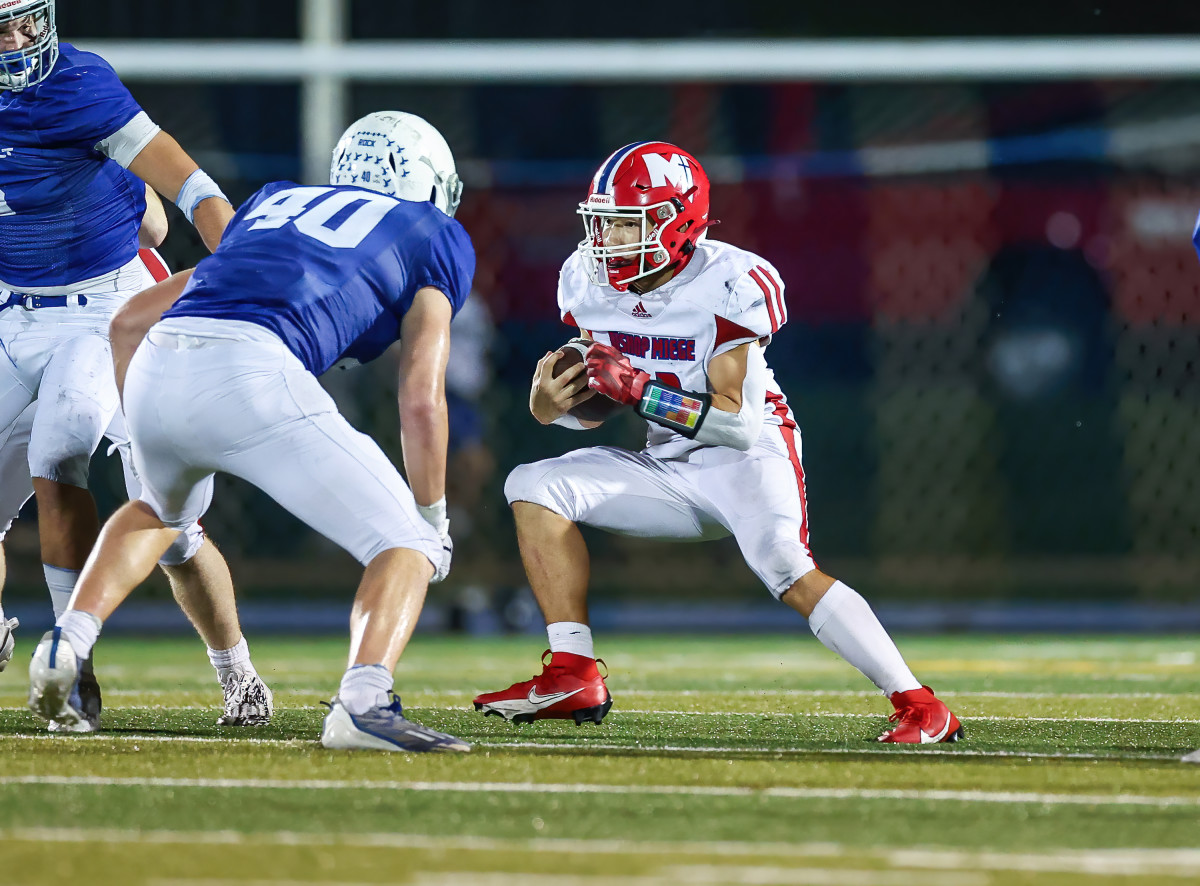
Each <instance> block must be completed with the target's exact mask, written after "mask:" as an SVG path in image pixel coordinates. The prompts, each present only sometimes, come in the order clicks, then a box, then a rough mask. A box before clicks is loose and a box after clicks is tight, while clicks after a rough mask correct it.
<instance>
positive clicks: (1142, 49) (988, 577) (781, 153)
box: [5, 0, 1200, 632]
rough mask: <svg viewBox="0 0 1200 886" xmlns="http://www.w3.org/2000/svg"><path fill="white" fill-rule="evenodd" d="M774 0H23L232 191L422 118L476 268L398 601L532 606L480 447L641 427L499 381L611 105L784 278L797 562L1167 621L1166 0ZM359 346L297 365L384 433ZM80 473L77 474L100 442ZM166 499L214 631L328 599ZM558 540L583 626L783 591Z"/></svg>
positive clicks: (1176, 354)
mask: <svg viewBox="0 0 1200 886" xmlns="http://www.w3.org/2000/svg"><path fill="white" fill-rule="evenodd" d="M783 6H784V7H786V8H780V7H781V5H780V4H777V3H770V4H767V3H756V2H740V3H737V4H731V3H725V2H717V0H698V2H692V3H690V4H687V5H686V6H682V7H672V8H670V9H659V8H655V9H654V10H651V11H650V12H649V14H646V15H639V14H635V13H634V12H633V11H630V12H628V13H621V12H620V11H619V10H615V9H608V10H603V11H599V12H597V14H594V15H593V14H585V13H587V11H586V10H583V9H580V8H578V7H576V6H574V5H572V4H563V3H555V4H540V3H534V4H521V5H520V6H519V7H518V6H516V5H514V4H498V3H483V2H470V0H442V2H439V3H436V4H424V3H415V2H383V0H236V2H233V0H216V2H209V3H206V4H204V5H202V6H198V5H193V4H178V3H165V4H164V3H160V2H152V0H124V2H122V3H120V4H95V3H88V2H85V0H58V10H59V13H58V15H59V34H60V37H61V38H62V39H63V40H65V41H67V42H72V43H75V44H77V45H79V46H81V47H83V48H86V49H94V50H95V51H98V52H100V53H101V54H102V55H104V56H105V57H106V58H108V59H109V60H110V61H111V62H113V64H114V66H115V67H116V69H117V71H118V73H120V74H121V75H122V77H123V79H124V80H125V82H126V83H127V84H128V86H129V87H130V89H131V91H132V92H133V94H134V96H135V97H136V98H137V99H138V100H139V101H140V102H141V104H142V105H143V107H144V108H145V109H146V110H147V111H148V112H149V114H150V115H151V117H152V118H154V119H155V120H156V121H157V122H158V123H160V124H161V125H162V126H163V127H164V128H165V129H167V130H168V131H170V132H171V133H172V134H173V135H174V136H175V137H176V138H177V139H178V140H179V141H180V142H181V143H182V144H183V146H184V147H185V148H186V149H187V150H188V151H190V152H191V153H192V155H193V156H194V157H196V159H197V160H198V161H199V162H200V163H201V165H202V166H204V167H205V168H206V169H207V170H208V171H209V172H210V173H211V174H212V175H213V176H214V177H215V178H216V179H217V180H218V181H219V182H220V183H221V184H222V185H223V186H224V187H225V189H226V191H227V192H228V193H229V195H230V197H231V198H232V199H233V200H234V202H235V203H237V202H240V201H241V200H243V199H245V198H246V197H248V196H249V195H250V194H251V193H253V192H254V191H255V190H256V189H257V188H258V187H260V186H261V185H263V184H264V183H266V182H268V181H273V180H279V179H291V180H297V181H302V182H313V183H315V182H320V181H323V180H324V177H325V175H326V174H327V169H328V156H329V152H330V150H331V149H332V146H333V143H334V141H335V140H336V137H337V135H338V134H339V133H340V132H341V130H342V129H343V128H344V127H345V126H346V125H347V124H348V123H349V122H351V121H352V120H353V119H355V118H357V117H359V116H361V115H362V114H365V113H368V112H370V111H373V110H380V109H385V108H394V109H401V110H406V111H411V112H414V113H417V114H420V115H422V116H424V117H426V118H427V119H428V120H429V121H430V122H432V123H433V124H434V125H435V126H437V127H438V128H439V129H440V130H441V131H442V132H443V133H444V134H445V136H446V138H447V140H448V141H449V143H450V145H451V147H452V149H453V150H454V152H455V155H456V157H457V158H458V160H459V166H460V172H461V173H462V175H463V178H464V179H465V182H466V192H465V195H464V198H463V204H462V208H461V210H460V211H459V214H458V218H459V219H460V220H461V221H462V222H463V224H464V225H465V226H466V228H467V230H468V231H469V232H470V234H471V236H472V238H473V240H474V242H475V245H476V249H477V252H478V272H477V275H476V281H475V283H476V292H475V294H474V296H473V302H474V304H473V305H472V306H471V309H470V310H469V311H467V312H465V314H464V316H463V317H462V318H460V320H459V321H456V325H455V327H454V329H455V331H454V339H455V347H456V349H458V350H457V351H456V356H455V359H454V364H455V366H454V369H455V372H454V373H453V374H452V377H451V378H450V380H449V383H450V388H451V392H452V395H453V403H452V423H453V428H452V438H453V439H452V456H451V478H450V491H449V494H450V503H451V506H452V517H453V522H452V533H453V534H454V536H455V539H456V545H457V550H456V557H455V563H454V569H453V572H452V574H451V578H450V579H449V580H448V581H447V583H446V584H445V585H444V586H441V587H437V588H435V589H433V591H432V592H431V595H430V609H429V612H428V613H427V616H426V624H427V626H428V627H430V628H445V629H458V630H467V631H473V632H490V631H501V630H531V629H532V630H539V629H540V628H541V620H540V617H539V616H538V615H537V613H536V609H535V608H533V607H532V602H531V600H530V599H529V597H528V594H527V592H526V591H525V590H524V588H523V573H522V571H521V568H520V562H519V558H518V556H517V550H516V541H515V536H514V533H513V529H512V524H511V519H510V517H509V514H508V510H507V507H506V505H505V502H504V500H503V496H502V494H501V489H502V485H503V480H504V477H505V475H506V474H507V472H508V471H509V470H510V469H511V468H512V467H514V466H515V465H517V464H520V463H523V462H527V461H530V460H534V459H537V458H542V457H548V456H551V455H556V454H559V453H561V452H564V451H566V450H567V449H568V448H573V447H577V446H581V445H585V444H594V443H598V442H605V443H618V444H621V445H626V446H631V447H634V448H637V447H640V445H641V441H642V438H643V430H642V428H643V425H642V424H641V422H640V421H637V420H633V419H630V420H628V421H617V422H613V423H610V425H608V426H605V427H604V428H603V429H601V430H600V431H597V432H594V433H591V434H588V435H587V436H584V435H582V434H579V433H576V432H570V431H566V430H563V429H559V428H553V427H552V428H542V427H540V426H539V425H537V424H536V422H534V421H533V419H532V418H531V417H530V416H529V415H528V412H527V410H526V398H527V396H528V384H529V377H530V373H531V371H532V368H533V365H534V363H535V362H536V360H537V359H538V358H539V357H540V356H541V355H542V354H543V353H544V352H546V351H548V350H552V349H554V348H556V347H557V346H558V345H559V344H561V343H562V342H563V341H565V340H566V339H567V338H569V337H570V335H571V333H572V331H571V330H570V329H568V328H567V327H565V326H563V325H562V324H561V323H560V322H559V320H558V316H557V311H556V308H555V283H556V277H557V271H558V268H559V266H560V265H561V263H562V262H563V261H564V260H565V258H566V257H567V256H568V255H569V253H570V252H571V251H572V250H573V249H574V247H575V244H576V242H577V241H578V240H579V238H580V225H579V222H578V220H577V217H576V215H575V206H576V203H577V202H578V201H579V200H580V199H581V198H582V197H583V196H584V194H585V191H586V186H587V182H588V180H589V178H590V176H591V174H592V172H593V171H594V169H595V167H596V166H597V165H598V164H599V162H600V161H601V160H603V159H604V158H605V157H606V156H607V155H608V154H609V153H610V152H611V151H613V150H614V149H615V148H617V147H619V146H621V145H623V144H626V143H628V142H631V141H639V140H645V139H664V140H667V141H671V142H674V143H677V144H679V145H680V146H682V147H684V148H686V149H687V150H689V151H691V152H692V153H694V154H696V155H697V156H698V157H699V158H700V159H701V161H702V162H703V163H704V164H705V166H706V168H707V170H708V172H709V175H710V178H711V179H712V182H713V194H712V206H713V214H714V216H715V217H716V218H718V219H720V222H721V224H720V226H719V227H718V228H716V229H715V230H714V231H713V236H714V237H716V238H717V239H722V240H728V241H730V242H733V243H735V244H738V245H740V246H743V247H745V248H748V249H751V250H754V251H756V252H759V253H760V254H762V255H763V256H764V257H766V258H767V259H768V260H770V261H771V262H772V263H773V264H774V265H775V266H776V267H777V268H778V269H779V271H780V272H781V274H782V276H783V279H784V281H785V283H786V285H787V293H786V297H787V302H788V313H789V318H790V321H789V324H788V325H787V326H786V327H785V328H784V329H783V330H782V331H781V333H780V334H779V335H778V336H777V337H776V339H775V341H774V343H773V344H772V346H771V347H770V349H769V351H768V353H767V356H768V360H769V362H770V363H771V365H772V366H773V368H774V369H775V372H776V375H777V376H778V377H779V379H780V380H781V382H782V384H783V385H784V390H785V392H787V394H788V396H789V400H790V402H791V404H792V406H793V409H794V410H795V412H796V414H797V417H798V419H799V422H800V425H801V428H802V430H803V434H804V461H805V467H806V473H807V478H808V484H809V485H808V498H809V508H810V514H811V520H812V544H813V549H814V553H815V555H816V557H817V559H818V560H819V562H820V563H821V565H822V567H823V568H825V569H826V570H827V571H829V572H832V573H834V574H836V575H838V576H839V577H841V578H843V579H844V580H846V581H847V582H848V583H849V584H851V585H852V586H854V587H856V588H857V589H859V590H860V591H862V592H863V593H864V595H865V596H867V597H868V599H870V600H871V601H872V602H873V603H874V604H875V605H876V607H877V609H879V610H880V612H881V615H882V616H883V617H884V620H885V622H887V623H888V624H889V625H892V626H898V627H906V628H916V629H930V630H939V629H940V630H946V629H988V628H997V629H999V628H1003V629H1014V628H1015V629H1086V628H1106V629H1194V628H1196V627H1200V606H1197V604H1196V589H1197V587H1198V586H1200V546H1198V544H1197V541H1198V532H1200V386H1198V385H1197V379H1196V371H1197V362H1198V361H1200V336H1198V331H1200V288H1198V283H1200V264H1198V262H1197V259H1196V255H1195V254H1194V252H1193V249H1192V246H1191V242H1190V237H1191V235H1192V228H1193V224H1194V221H1195V218H1196V214H1197V210H1198V209H1200V39H1197V38H1195V37H1192V36H1190V35H1192V34H1196V33H1200V11H1196V10H1193V9H1189V8H1186V7H1187V5H1186V4H1161V6H1162V7H1163V8H1162V9H1156V8H1155V6H1154V5H1153V4H1150V5H1140V6H1138V7H1136V8H1135V7H1132V6H1131V5H1124V4H1123V5H1117V4H1112V3H1102V2H1092V3H1077V2H1063V3H1058V4H1047V5H1042V6H1041V7H1039V8H1036V9H1035V8H1029V9H1022V8H1014V7H1012V6H1006V7H1005V8H1003V9H985V10H981V9H978V8H974V7H976V6H977V5H976V4H949V3H928V4H923V5H922V6H921V7H920V8H909V7H906V6H902V5H897V4H892V3H886V4H885V3H876V2H857V3H854V4H842V5H838V4H816V3H793V4H784V5H783ZM1168 6H1170V7H1174V8H1170V9H1167V8H1166V7H1168ZM167 41H169V42H167ZM171 211H172V213H173V215H172V219H173V222H174V225H173V232H172V234H171V236H170V238H169V240H168V242H167V244H166V246H165V247H164V250H163V252H164V254H165V256H166V257H167V259H168V261H169V262H170V263H171V264H172V266H173V267H175V268H182V267H186V266H189V265H191V264H194V263H195V262H196V261H197V260H198V259H199V258H200V257H202V255H203V250H202V248H201V247H200V246H199V243H198V239H197V238H196V237H195V236H194V235H193V232H192V231H191V229H190V228H188V227H187V225H186V223H185V222H184V221H183V220H182V218H181V217H180V216H179V215H178V214H177V213H174V209H173V207H172V208H171ZM394 375H395V367H394V363H392V362H390V361H388V360H387V359H386V358H385V359H383V360H380V361H378V363H377V364H375V365H373V366H370V367H365V368H361V369H358V370H352V371H347V372H344V373H343V372H334V373H332V374H331V375H330V376H328V377H327V378H326V380H325V381H326V383H327V386H328V387H329V389H330V390H331V391H332V392H333V393H334V394H335V396H336V397H337V399H338V401H339V403H340V404H341V406H342V408H343V410H344V412H345V414H346V415H347V416H348V417H349V418H350V420H351V421H352V422H353V423H354V424H356V426H358V427H359V428H360V429H362V430H364V431H367V432H368V433H371V434H372V435H373V436H375V437H376V438H377V439H378V440H379V441H380V442H381V443H382V444H383V446H384V447H385V449H386V450H387V451H388V452H389V453H390V454H391V455H392V456H393V457H394V459H395V460H396V461H397V462H399V456H400V453H399V430H398V424H397V416H396V409H395V399H394V395H395V387H396V385H395V378H394ZM93 473H94V476H95V477H96V478H97V481H98V482H97V489H98V496H99V498H100V499H101V505H102V508H104V509H111V508H112V507H114V506H115V505H116V504H117V503H118V502H119V501H120V500H121V499H122V493H121V486H120V480H119V477H120V471H119V466H118V464H117V460H116V459H115V457H114V458H109V459H105V458H104V457H103V456H98V458H97V461H96V463H95V464H94V468H93ZM206 526H207V528H208V530H209V533H210V534H211V536H212V537H213V538H214V539H215V540H216V542H217V543H218V545H219V546H220V547H221V548H222V549H223V550H224V551H225V553H226V555H227V557H228V558H229V560H230V563H231V565H232V568H233V571H234V576H235V580H236V581H237V582H238V584H239V586H240V588H241V592H242V599H243V601H244V604H245V606H246V607H247V613H248V616H247V621H248V623H249V628H250V630H252V631H253V630H270V629H289V628H293V627H304V628H320V627H327V628H329V629H330V630H337V631H340V630H343V628H344V625H345V623H346V618H347V613H348V606H349V601H350V599H351V595H352V592H353V587H354V584H355V582H356V581H357V576H358V569H357V566H356V564H354V563H353V561H352V560H351V559H350V558H349V557H348V556H347V555H345V554H344V553H342V552H341V551H339V550H337V549H336V548H334V547H333V546H332V545H331V544H329V543H327V542H326V541H324V540H323V539H321V538H320V537H318V536H316V535H315V534H314V533H312V532H311V531H310V530H308V529H307V528H305V527H304V526H302V525H301V524H299V523H297V522H296V521H295V520H293V519H292V518H291V517H289V516H288V515H287V514H285V513H284V512H283V511H282V510H281V509H280V508H278V507H277V506H276V505H274V504H273V503H272V502H270V501H269V500H267V499H265V498H264V497H263V496H261V495H260V494H258V493H257V492H256V491H255V490H253V489H251V488H249V487H247V486H245V485H244V484H241V483H240V482H238V481H233V480H229V479H224V480H222V481H221V483H220V485H219V486H218V491H217V495H216V498H215V501H214V504H213V508H212V511H211V512H210V515H209V517H208V518H207V520H206ZM588 539H589V543H590V545H591V550H592V554H593V574H594V588H595V591H594V593H593V599H594V601H595V613H594V620H595V622H596V623H597V625H598V626H601V627H621V628H626V629H638V628H640V627H647V628H649V627H655V628H659V629H663V628H667V629H669V628H671V627H680V628H705V627H709V628H718V627H723V628H746V629H753V628H756V627H767V628H777V627H779V619H780V618H785V619H787V618H791V617H792V616H791V614H790V613H789V614H781V609H780V608H779V607H778V606H777V604H773V603H772V601H771V600H770V597H769V595H768V594H767V593H766V592H765V590H764V589H763V588H761V587H760V586H759V585H758V583H757V581H756V580H755V579H754V577H753V575H752V574H751V573H750V572H749V570H748V569H747V568H746V567H745V566H744V564H743V563H742V561H741V558H740V556H739V554H738V551H737V548H736V545H734V544H733V543H732V542H729V543H716V544H711V545H705V546H698V545H667V544H658V543H653V542H645V541H637V540H624V539H619V538H613V537H608V536H602V535H598V534H591V535H589V536H588ZM10 540H11V543H10V547H9V552H10V555H9V560H10V576H11V585H12V587H11V591H10V592H7V593H6V595H5V606H6V609H11V611H14V612H19V611H21V607H25V608H26V609H28V610H29V612H30V614H32V612H33V611H35V610H38V611H40V609H41V608H44V609H46V618H45V619H44V620H46V621H48V620H49V613H48V606H45V603H44V590H42V589H41V588H40V585H41V570H40V566H39V563H38V558H37V554H36V532H35V525H34V522H33V521H32V520H30V519H23V520H22V521H20V522H19V523H18V524H17V527H15V528H14V530H13V532H12V534H11V535H10ZM135 599H137V600H139V602H140V603H141V604H142V605H141V607H140V609H139V608H137V607H132V608H131V609H130V611H129V612H127V613H122V614H121V615H119V616H118V620H117V621H116V622H114V625H117V624H120V623H122V622H121V619H122V618H124V619H125V621H124V624H126V625H128V626H130V627H136V626H146V625H160V624H165V625H167V626H179V625H182V624H183V622H182V619H181V618H180V617H179V616H178V615H177V613H175V610H174V607H173V605H172V604H171V603H170V602H169V593H168V592H167V591H166V590H165V585H164V584H163V583H161V582H159V581H155V582H152V583H151V586H150V587H149V588H147V589H146V590H145V591H144V592H143V593H141V594H140V595H139V597H138V598H135ZM132 602H133V601H131V603H132ZM281 603H285V604H286V605H280V604H281ZM139 619H144V620H139ZM797 620H798V619H797Z"/></svg>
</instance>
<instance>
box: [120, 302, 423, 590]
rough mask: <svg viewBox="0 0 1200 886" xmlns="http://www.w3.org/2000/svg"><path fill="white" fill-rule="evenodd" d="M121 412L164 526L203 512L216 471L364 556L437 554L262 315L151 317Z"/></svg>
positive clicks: (412, 511) (370, 453)
mask: <svg viewBox="0 0 1200 886" xmlns="http://www.w3.org/2000/svg"><path fill="white" fill-rule="evenodd" d="M125 418H126V422H127V423H128V426H129V436H130V437H131V439H132V443H133V464H134V468H135V470H136V471H137V474H138V476H139V477H140V478H141V481H142V495H141V500H142V501H143V502H145V503H146V504H147V505H149V506H150V507H151V508H152V509H153V510H154V512H155V513H156V514H157V515H158V517H159V519H161V520H162V521H163V523H165V524H166V525H167V526H172V527H175V528H180V527H184V526H187V525H188V524H190V523H192V522H194V521H195V520H197V519H199V518H200V516H201V515H203V513H204V511H205V510H206V509H207V508H208V505H209V502H210V501H211V500H212V491H213V474H214V473H215V472H217V471H221V472H223V473H227V474H232V475H233V476H235V477H240V478H242V479H243V480H245V481H247V482H248V483H252V484H254V485H255V486H257V487H258V488H259V489H261V490H262V491H263V492H265V493H266V494H267V495H269V496H271V498H273V499H275V501H277V502H278V503H279V504H281V505H282V506H283V507H284V508H286V509H287V510H288V511H290V512H291V513H292V514H294V515H295V516H296V517H298V518H299V519H300V520H303V521H304V522H305V523H307V524H308V525H309V526H311V527H312V528H313V529H315V530H317V531H318V532H320V533H321V534H322V535H324V536H326V537H327V538H329V539H330V540H332V541H333V542H335V543H337V544H338V545H340V546H341V547H342V548H344V549H345V550H347V551H349V552H350V554H352V555H353V556H354V557H355V558H356V559H357V560H358V561H359V562H360V563H362V564H364V565H365V564H367V563H369V562H370V561H371V560H373V559H374V558H375V557H376V556H377V555H378V554H380V553H382V552H383V551H385V550H389V549H391V548H411V549H413V550H416V551H420V552H421V553H423V554H424V555H425V556H426V557H428V558H429V561H430V562H431V563H433V564H434V565H435V567H436V565H437V564H438V563H440V562H441V559H442V556H443V554H442V544H441V541H440V540H439V538H438V536H437V533H436V532H435V531H434V530H433V527H431V526H430V525H429V524H428V523H426V522H425V520H424V519H422V517H421V515H420V512H418V511H417V504H416V500H415V499H414V498H413V495H412V492H411V491H410V490H409V488H408V486H407V484H405V482H404V480H403V479H401V477H400V474H399V472H397V470H396V468H395V466H394V465H392V463H391V462H390V461H389V460H388V458H387V456H386V455H384V453H383V450H381V449H380V448H379V446H378V444H376V443H375V441H374V440H372V439H371V438H370V437H368V436H367V435H366V434H362V433H360V432H358V431H356V430H355V429H354V428H353V427H351V426H350V423H349V422H347V421H346V420H345V419H344V418H343V417H342V416H341V414H339V413H338V411H337V407H336V406H335V405H334V402H333V400H332V399H331V398H330V396H329V395H328V394H327V393H326V392H325V391H324V389H322V387H321V386H320V384H318V383H317V380H316V378H315V377H314V376H313V375H312V373H310V372H309V371H308V370H306V369H305V368H304V366H303V365H302V364H301V363H300V361H299V360H298V359H297V358H296V357H295V355H294V354H292V352H291V351H289V350H288V348H287V347H286V346H285V345H284V344H283V342H282V341H280V339H279V338H278V337H277V336H275V335H274V334H273V333H272V332H270V331H269V330H267V329H265V328H264V327H261V326H258V325H256V324H253V323H243V322H238V321H232V320H214V319H207V318H199V317H179V318H168V319H167V320H164V321H162V322H160V323H159V324H158V325H156V326H155V327H153V328H152V329H151V331H150V333H149V335H147V336H146V340H145V341H144V342H143V343H142V345H141V347H139V348H138V350H137V353H136V354H135V355H134V357H133V360H132V361H131V363H130V366H129V372H128V375H127V376H126V379H125Z"/></svg>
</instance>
